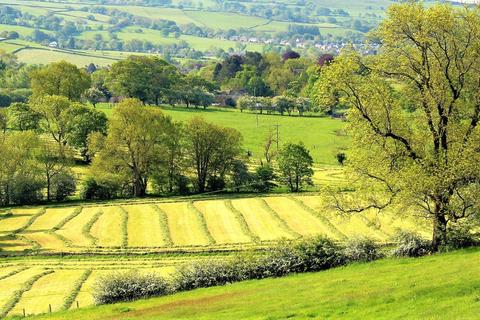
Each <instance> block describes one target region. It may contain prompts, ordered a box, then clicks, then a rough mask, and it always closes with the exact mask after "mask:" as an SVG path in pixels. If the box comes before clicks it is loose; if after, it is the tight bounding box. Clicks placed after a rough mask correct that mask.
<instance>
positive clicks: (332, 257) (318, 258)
mask: <svg viewBox="0 0 480 320" xmlns="http://www.w3.org/2000/svg"><path fill="white" fill-rule="evenodd" d="M295 251H296V254H297V255H298V257H299V259H300V262H301V264H300V269H299V270H297V272H311V271H320V270H326V269H330V268H334V267H338V266H341V265H344V264H345V263H346V262H347V259H346V257H345V254H344V253H343V247H341V246H340V245H338V244H336V243H335V242H334V241H333V240H330V239H329V238H326V237H316V238H313V239H309V240H304V241H301V242H299V243H298V244H297V245H296V246H295Z"/></svg>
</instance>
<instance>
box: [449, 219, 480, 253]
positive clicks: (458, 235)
mask: <svg viewBox="0 0 480 320" xmlns="http://www.w3.org/2000/svg"><path fill="white" fill-rule="evenodd" d="M447 231H448V232H447V246H446V248H445V249H446V250H458V249H462V248H468V247H474V246H477V245H479V244H480V235H478V234H475V233H472V231H471V227H469V226H468V225H466V224H453V225H450V226H449V228H448V230H447Z"/></svg>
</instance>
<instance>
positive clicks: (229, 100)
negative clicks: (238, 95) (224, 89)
mask: <svg viewBox="0 0 480 320" xmlns="http://www.w3.org/2000/svg"><path fill="white" fill-rule="evenodd" d="M225 105H226V106H227V107H232V108H235V107H236V106H237V102H236V101H235V99H233V98H232V97H227V98H226V99H225Z"/></svg>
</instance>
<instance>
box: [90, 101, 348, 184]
mask: <svg viewBox="0 0 480 320" xmlns="http://www.w3.org/2000/svg"><path fill="white" fill-rule="evenodd" d="M97 108H98V109H99V110H102V111H103V112H105V113H106V114H107V116H110V115H111V113H112V109H111V105H109V104H99V105H98V106H97ZM162 109H163V111H164V112H165V113H166V114H168V115H170V116H171V117H172V118H173V120H176V121H186V120H189V119H191V118H192V117H195V116H201V117H203V118H204V119H205V120H207V121H210V122H213V123H217V124H221V125H223V126H226V127H230V128H235V129H237V130H238V131H240V133H241V134H242V136H243V146H244V148H245V149H246V150H249V151H251V153H252V158H253V159H259V158H261V157H263V144H264V142H265V139H266V137H267V135H268V132H269V131H270V130H275V125H279V143H280V145H282V144H283V143H286V142H294V143H298V142H300V141H301V142H303V143H304V144H305V146H306V147H307V148H308V149H309V150H310V154H311V155H312V157H313V159H314V161H315V163H316V164H322V165H334V164H336V163H337V161H336V158H335V155H336V154H337V153H338V152H340V151H344V150H345V149H346V147H347V145H348V138H347V137H346V136H345V135H344V134H343V130H342V129H343V128H344V123H343V122H342V121H341V120H338V119H332V118H328V117H325V118H319V117H296V116H292V117H289V116H280V115H266V114H263V115H258V117H257V115H256V114H254V113H249V112H239V111H238V110H236V109H228V108H209V109H207V110H202V109H195V108H181V107H177V108H171V107H162ZM257 119H258V122H257ZM257 123H258V125H257ZM307 132H308V134H307ZM323 178H324V179H330V180H335V179H336V178H335V176H331V177H329V176H324V177H323Z"/></svg>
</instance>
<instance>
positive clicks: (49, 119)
mask: <svg viewBox="0 0 480 320" xmlns="http://www.w3.org/2000/svg"><path fill="white" fill-rule="evenodd" d="M30 106H31V111H33V112H35V113H37V114H39V115H40V117H41V119H40V128H41V129H42V130H43V131H44V132H46V133H47V134H49V135H51V137H52V138H53V140H55V141H56V142H57V144H58V146H59V152H60V154H61V155H64V153H65V146H66V144H67V139H66V138H67V133H68V123H69V121H70V118H69V112H70V109H71V108H74V107H75V105H74V104H73V103H72V101H70V100H69V99H68V98H66V97H64V96H50V95H46V96H42V97H37V98H35V99H34V100H32V102H31V104H30Z"/></svg>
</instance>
